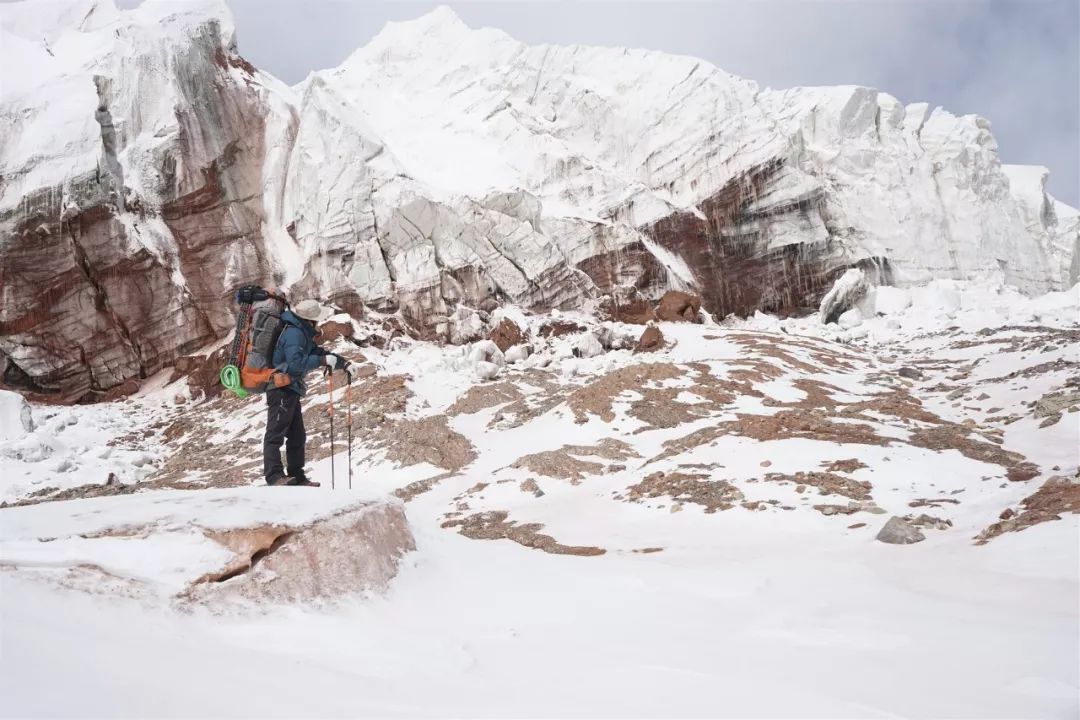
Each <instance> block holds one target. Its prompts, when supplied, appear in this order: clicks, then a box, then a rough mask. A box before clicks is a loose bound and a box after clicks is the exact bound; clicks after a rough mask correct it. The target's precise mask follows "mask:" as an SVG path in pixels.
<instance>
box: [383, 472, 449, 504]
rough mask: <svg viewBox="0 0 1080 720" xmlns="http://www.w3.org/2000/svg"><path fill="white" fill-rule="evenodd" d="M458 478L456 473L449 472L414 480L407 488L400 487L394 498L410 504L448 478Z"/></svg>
mask: <svg viewBox="0 0 1080 720" xmlns="http://www.w3.org/2000/svg"><path fill="white" fill-rule="evenodd" d="M452 477H456V473H452V472H447V473H442V474H440V475H435V476H433V477H429V478H424V479H423V480H414V481H413V482H411V483H409V484H408V485H406V486H405V487H400V488H398V489H397V490H395V491H394V497H396V498H398V499H400V500H401V501H402V502H409V501H410V500H412V499H413V498H415V497H416V496H417V495H423V494H424V493H426V492H428V491H429V490H431V489H432V488H433V487H435V486H436V485H438V484H439V483H441V482H442V481H443V480H446V479H448V478H452Z"/></svg>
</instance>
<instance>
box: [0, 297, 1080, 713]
mask: <svg viewBox="0 0 1080 720" xmlns="http://www.w3.org/2000/svg"><path fill="white" fill-rule="evenodd" d="M1078 293H1080V289H1078V288H1073V289H1072V290H1070V291H1068V292H1066V293H1055V294H1051V295H1048V296H1043V297H1041V298H1036V299H1028V298H1025V297H1023V296H1022V295H1019V294H1018V293H1015V292H1014V291H1011V290H1009V289H1007V288H1003V287H998V286H993V285H980V284H962V283H955V282H937V283H935V284H933V285H930V286H925V287H922V288H916V289H912V290H909V291H906V290H897V289H894V288H877V289H875V290H872V291H871V294H870V295H869V296H868V297H866V298H864V299H863V300H862V301H860V308H861V309H860V310H859V317H852V316H850V315H849V316H848V320H847V322H845V325H846V327H841V326H839V325H835V324H834V325H827V326H823V325H821V324H820V322H819V320H818V319H817V318H816V317H815V318H804V319H788V320H778V319H776V318H771V317H767V316H761V315H759V316H757V317H755V318H751V319H749V320H746V321H738V320H734V319H729V320H725V321H722V322H720V323H711V324H710V323H706V324H700V325H698V324H690V323H659V324H658V327H659V329H660V330H661V331H662V332H663V334H664V339H665V342H666V347H665V348H664V349H662V350H660V351H658V352H655V353H641V354H634V353H633V352H632V351H631V350H629V349H620V348H621V346H623V345H625V344H626V343H627V339H629V340H631V341H635V340H636V339H637V335H639V334H640V333H641V330H642V328H641V327H640V326H629V325H622V324H619V323H608V324H606V325H605V324H599V323H597V322H596V321H595V320H592V319H589V318H588V317H586V316H584V315H579V314H572V313H562V314H560V316H559V317H558V318H552V317H549V316H526V315H525V314H523V313H519V312H515V311H512V310H504V311H500V312H501V313H502V314H503V315H505V316H506V317H509V318H510V319H512V320H514V321H515V322H517V323H518V324H519V325H520V326H521V327H522V329H524V330H525V331H526V335H527V340H528V343H529V344H530V345H531V346H532V351H533V352H532V354H531V355H530V356H529V357H528V358H527V359H516V361H515V362H512V363H510V362H505V361H503V360H502V357H501V356H502V353H498V352H497V351H494V352H492V351H491V348H490V347H488V346H486V345H485V344H483V343H478V344H476V345H475V346H473V347H471V348H470V347H465V348H455V347H449V348H442V347H437V346H434V345H430V344H426V343H419V342H412V341H408V340H396V341H393V342H392V343H391V344H390V345H389V347H388V348H386V349H384V350H376V349H374V348H364V349H362V350H359V351H358V350H357V349H356V348H355V347H350V346H349V345H348V344H347V343H342V345H341V347H342V349H343V350H344V351H345V352H348V353H352V354H353V355H354V357H356V359H358V360H360V358H359V355H358V354H357V353H358V352H362V353H363V355H364V359H363V360H362V361H361V363H362V365H361V367H362V368H364V369H365V370H366V372H364V373H362V375H366V377H362V378H361V379H359V380H358V381H357V382H356V383H354V387H353V395H354V397H353V411H354V430H355V433H356V438H357V439H356V442H355V444H354V448H353V460H354V470H355V474H354V478H353V482H354V485H353V489H352V490H349V489H348V488H347V487H346V483H347V480H346V476H347V474H346V460H345V457H346V455H345V453H344V451H343V447H342V445H343V442H342V440H343V438H344V418H345V417H346V416H345V413H344V411H343V408H342V404H343V397H342V395H341V394H340V389H337V390H335V404H336V405H337V415H336V422H337V423H338V425H337V427H336V431H337V441H338V446H337V447H338V454H337V457H336V465H335V470H336V472H335V479H336V487H335V488H334V489H331V488H330V487H328V480H329V476H330V466H329V464H330V459H329V457H328V447H327V439H328V438H327V429H328V428H327V422H326V416H325V406H326V403H327V400H328V389H329V388H328V387H327V385H326V384H325V382H324V381H321V380H320V381H316V382H315V383H313V387H312V393H311V396H310V397H309V400H308V405H307V412H306V418H307V423H308V428H309V447H310V449H311V454H312V456H313V457H314V458H315V459H314V461H313V462H311V463H309V466H310V468H311V474H313V475H314V476H316V477H317V478H318V479H320V480H323V481H324V486H323V487H322V488H318V489H299V488H297V489H278V488H265V487H259V486H258V482H259V478H258V469H259V468H258V462H257V460H258V446H257V438H258V437H259V435H260V433H261V415H262V407H263V405H262V403H261V401H260V400H259V399H257V398H256V399H249V400H247V401H245V402H241V401H238V400H230V399H216V400H211V401H200V400H199V398H198V394H197V393H195V394H194V395H192V394H191V393H188V392H187V391H186V390H185V389H184V382H185V381H183V380H181V381H180V382H178V383H174V384H171V385H169V384H165V382H164V379H162V380H160V381H159V382H158V383H157V384H156V385H155V384H151V385H150V386H149V387H147V388H146V389H145V390H144V391H143V392H142V393H141V394H140V395H139V396H136V397H133V398H131V399H130V400H128V401H122V402H118V403H109V404H101V405H92V406H75V407H68V408H61V407H42V406H33V407H32V408H30V413H29V419H28V422H26V423H24V422H23V420H24V417H25V413H24V410H23V408H22V406H21V403H20V402H19V400H18V398H14V397H12V396H10V395H3V396H0V400H2V403H0V410H2V411H3V413H4V416H3V428H4V433H3V435H2V436H0V462H2V463H3V473H2V477H3V486H2V491H3V498H4V499H5V500H7V501H8V502H14V503H17V504H22V503H26V501H27V500H35V499H36V500H42V499H44V500H45V502H38V503H36V504H24V505H21V506H18V507H7V508H4V509H2V510H0V583H2V597H0V603H2V607H0V613H2V614H0V617H2V634H3V637H2V645H0V647H2V660H0V665H2V666H0V693H2V696H3V697H4V703H3V705H2V707H3V710H2V712H3V714H4V715H7V716H30V715H34V716H39V715H64V716H82V717H85V716H110V717H145V716H188V717H190V716H209V715H213V716H260V717H285V716H287V717H300V716H303V717H312V716H318V717H323V716H326V717H333V716H350V717H355V716H485V717H496V716H522V715H530V716H578V717H580V716H590V717H591V716H606V717H615V716H621V717H626V716H658V715H660V716H713V717H715V716H737V717H766V716H768V717H777V716H785V717H898V716H899V717H930V716H934V717H940V716H961V717H1062V718H1064V717H1075V716H1076V714H1077V712H1078V711H1080V703H1078V700H1077V698H1078V697H1080V695H1078V692H1080V679H1078V673H1080V666H1078V662H1080V660H1078V658H1080V640H1078V638H1080V635H1078V630H1080V611H1078V607H1080V603H1078V600H1080V572H1078V568H1080V542H1078V540H1080V522H1078V519H1080V515H1076V514H1070V513H1066V512H1061V513H1060V515H1061V518H1060V519H1056V520H1055V519H1050V518H1049V517H1043V518H1042V519H1043V520H1046V521H1045V522H1038V523H1037V524H1033V525H1031V526H1030V527H1025V528H1023V529H1021V530H1020V531H1018V532H1009V531H1005V532H1002V533H1000V534H993V533H992V534H990V535H983V533H984V531H986V530H987V528H988V527H990V526H992V525H994V524H995V523H998V522H999V515H1001V514H1002V512H1003V511H1006V510H1009V509H1011V511H1012V512H1023V511H1024V508H1025V507H1028V506H1024V505H1022V504H1021V503H1022V501H1023V500H1024V499H1025V498H1028V497H1030V496H1032V495H1033V494H1034V493H1035V492H1036V491H1037V490H1039V488H1040V487H1042V486H1043V485H1044V483H1046V481H1047V479H1048V478H1051V477H1062V478H1064V479H1066V480H1067V481H1069V482H1072V483H1075V482H1076V476H1077V465H1078V457H1077V448H1078V444H1077V438H1078V432H1080V412H1070V411H1069V408H1070V407H1075V406H1076V404H1077V402H1078V401H1077V400H1069V399H1068V398H1069V397H1072V396H1071V395H1069V393H1076V392H1077V387H1076V378H1077V374H1078V368H1080V357H1078V355H1077V352H1078V345H1077V332H1078V330H1080V322H1078V317H1077V309H1078V306H1080V303H1078ZM500 317H501V316H500ZM556 319H557V320H558V321H560V322H564V323H570V322H579V323H581V324H582V325H583V326H585V327H586V328H588V330H587V331H586V333H584V334H582V333H572V334H569V335H566V336H563V337H550V338H543V337H541V335H542V333H541V332H540V330H541V328H542V327H543V326H544V325H545V324H546V323H550V322H551V321H552V320H556ZM590 333H591V334H592V335H593V338H594V339H595V340H596V343H595V345H602V346H607V347H606V349H605V348H601V350H602V351H601V352H599V353H597V354H595V355H592V350H590V348H592V349H595V347H594V343H592V342H591V341H586V340H584V339H583V338H584V337H585V335H588V334H590ZM583 349H585V350H587V351H583ZM575 350H576V351H577V352H576V355H575ZM511 355H512V354H511ZM590 355H591V356H590ZM481 358H486V360H490V361H492V364H493V365H495V366H496V368H497V370H496V372H497V377H495V378H494V379H493V380H480V379H479V378H478V376H477V373H478V365H479V362H478V361H479V360H480V359H481ZM500 362H503V363H504V364H501V365H500V364H499V363H500ZM178 394H184V395H185V402H184V403H183V404H182V405H176V403H175V399H174V398H175V397H176V395H178ZM189 396H190V399H188V397H189ZM1060 397H1065V398H1066V399H1065V400H1063V401H1061V402H1062V403H1063V404H1062V405H1061V406H1060V407H1059V406H1058V405H1054V404H1053V403H1054V402H1056V401H1055V400H1054V398H1060ZM1047 398H1050V399H1049V400H1047ZM1070 403H1071V405H1070ZM1055 408H1057V410H1056V411H1055ZM1055 412H1056V414H1055ZM72 419H74V420H75V421H74V422H72ZM16 423H18V424H16ZM114 439H115V440H116V442H115V443H114V444H113V446H112V453H111V454H105V453H104V450H105V449H106V448H108V447H109V445H108V442H109V441H110V440H114ZM184 459H186V461H187V464H186V465H184V464H182V463H181V464H178V461H179V460H184ZM61 464H66V467H65V469H64V470H60V469H58V468H59V465H61ZM109 473H115V474H116V476H117V477H118V478H119V481H120V483H122V484H130V483H133V482H136V481H137V482H138V485H137V486H136V487H135V488H132V489H134V490H135V492H128V493H126V494H119V495H106V496H104V497H93V498H91V497H84V496H85V495H86V494H87V489H86V488H85V487H84V486H85V485H87V484H92V485H94V486H100V485H102V484H103V483H104V482H105V480H106V478H107V477H108V475H109ZM46 488H55V490H45V489H46ZM42 490H45V491H44V492H41V491H42ZM35 491H38V495H37V496H36V497H31V493H33V492H35ZM65 492H66V493H67V495H65V494H64V493H65ZM395 492H396V493H397V494H398V495H399V497H400V499H401V500H404V501H405V504H404V509H405V513H406V515H407V517H408V522H409V528H410V529H411V531H412V535H413V537H414V538H415V546H416V549H415V550H414V551H411V552H407V553H406V554H405V555H404V556H403V557H402V558H401V562H400V565H399V566H398V568H397V575H396V577H394V579H393V580H392V581H390V583H389V585H388V586H387V587H386V589H385V590H382V591H380V590H377V589H376V590H371V589H369V590H368V591H366V592H359V590H360V588H358V592H356V593H345V594H341V593H337V594H334V595H332V596H326V597H316V598H314V599H312V600H310V601H306V602H299V603H298V602H292V603H252V602H250V601H247V602H244V601H237V600H236V599H235V598H230V597H224V596H222V597H221V598H217V599H211V600H209V601H208V600H206V598H205V597H203V601H200V602H193V601H191V597H192V595H191V585H192V583H193V582H197V581H196V580H195V578H196V577H201V578H205V574H206V573H212V572H213V571H214V569H215V568H220V567H222V566H223V565H225V564H227V563H228V562H230V558H232V557H233V556H234V553H233V552H230V551H229V550H228V549H226V548H225V547H223V546H222V545H221V544H220V543H219V542H216V541H215V540H214V538H216V537H219V536H218V535H217V534H216V533H221V532H228V531H230V530H236V529H250V528H259V527H266V526H268V525H272V526H275V527H278V526H281V527H285V526H288V527H290V528H296V527H301V526H305V527H306V526H311V525H312V524H314V526H316V527H317V526H318V523H319V522H321V521H322V520H323V519H324V518H327V517H333V516H335V514H336V513H341V512H347V511H349V510H350V509H354V508H356V507H369V506H370V503H372V502H374V503H379V502H381V501H382V500H381V499H382V498H385V497H386V496H387V495H389V494H391V493H395ZM65 497H70V498H72V499H61V498H65ZM388 507H391V508H399V507H401V504H400V500H395V501H391V502H390V503H389V505H388ZM1029 509H1030V508H1029ZM923 514H925V515H927V516H929V519H928V520H923V521H919V522H918V523H917V524H920V530H921V532H922V533H923V534H924V535H925V540H923V541H921V542H918V543H915V544H911V545H892V544H886V543H882V542H878V541H876V540H875V535H876V533H877V532H878V530H879V529H880V528H881V527H882V526H883V525H884V524H885V522H886V521H887V520H888V519H889V518H890V517H892V516H911V517H912V520H913V522H915V521H916V518H917V516H919V515H923ZM297 532H302V530H298V531H297ZM995 535H996V536H995ZM977 536H979V537H982V538H984V539H988V542H986V543H985V544H977V543H976V542H975V538H976V537H977ZM275 537H277V536H275ZM323 537H325V538H328V539H326V540H325V545H326V548H327V556H326V558H323V559H321V560H320V562H321V563H323V564H322V565H319V567H320V568H324V569H325V568H330V569H332V568H333V567H334V565H333V564H334V563H335V562H338V561H340V562H342V563H345V562H348V561H349V560H348V559H349V558H350V554H352V555H355V554H357V553H371V552H372V550H371V549H370V548H368V547H365V548H364V549H363V550H362V551H361V550H357V547H358V546H357V545H354V544H353V541H352V540H351V539H350V540H349V541H348V542H345V541H342V540H341V539H340V538H338V539H335V537H336V536H334V535H332V534H331V535H327V536H323ZM283 547H284V548H287V547H289V545H288V542H286V544H285V545H284V546H283ZM268 552H269V553H272V552H274V550H273V549H270V550H268ZM266 562H269V561H266ZM255 563H256V560H255V558H254V557H252V560H251V564H252V565H253V566H254V565H255ZM264 564H265V563H264ZM259 567H263V565H260V566H259ZM254 574H255V573H254V571H252V572H248V573H246V574H245V573H241V574H239V575H236V576H235V577H232V576H230V577H228V578H225V579H222V580H221V582H220V583H219V586H220V587H221V588H223V589H228V588H230V587H231V588H233V589H236V590H242V589H243V588H244V584H245V583H251V582H255V579H254V577H253V576H254ZM264 580H265V578H264ZM269 582H271V583H273V582H275V580H274V579H270V580H269ZM215 597H216V596H215ZM58 689H62V691H58Z"/></svg>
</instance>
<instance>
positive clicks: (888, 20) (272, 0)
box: [229, 0, 1080, 206]
mask: <svg viewBox="0 0 1080 720" xmlns="http://www.w3.org/2000/svg"><path fill="white" fill-rule="evenodd" d="M439 4H446V5H449V6H450V7H452V8H453V9H454V10H455V11H456V12H457V13H458V15H459V16H460V17H461V18H462V19H463V20H464V21H465V22H466V23H467V24H469V25H470V26H472V27H482V26H491V27H497V28H500V29H502V30H504V31H506V32H507V33H509V34H510V35H512V36H514V37H515V38H517V39H519V40H523V41H525V42H528V43H557V44H575V43H580V44H588V45H616V46H629V47H643V48H650V49H656V50H663V51H666V52H671V53H678V54H683V55H694V56H696V57H700V58H704V59H706V60H709V61H710V62H712V63H714V64H716V65H718V66H719V67H721V68H723V69H724V70H727V71H728V72H731V73H734V74H736V75H741V76H743V77H746V78H750V79H752V80H756V81H757V82H758V83H759V84H761V85H762V86H770V87H774V88H784V87H792V86H795V85H837V84H860V85H869V86H872V87H876V88H878V89H880V90H884V91H885V92H888V93H890V94H892V95H895V96H896V97H898V98H899V99H900V100H901V101H903V102H905V103H907V102H917V101H927V102H930V103H931V104H934V105H942V106H944V107H945V108H946V109H948V110H950V111H952V112H954V113H957V114H965V113H977V114H979V115H982V116H984V117H986V118H988V119H989V120H990V122H991V124H992V126H993V131H994V135H995V137H996V138H997V140H998V143H999V145H1000V152H1001V156H1002V158H1003V160H1004V161H1005V162H1008V163H1025V164H1036V165H1046V166H1048V167H1049V168H1050V191H1051V193H1053V194H1055V195H1056V196H1057V197H1058V198H1059V199H1061V200H1063V201H1066V202H1068V203H1069V204H1071V205H1074V206H1080V0H1001V1H991V0H902V1H901V0H833V1H832V2H821V1H819V0H756V1H755V0H731V1H729V0H719V1H715V2H513V1H510V0H503V1H502V2H454V1H453V0H451V1H450V2H443V3H436V2H389V1H384V2H360V1H359V0H305V1H303V2H301V1H300V0H229V5H230V6H231V7H232V9H233V13H234V14H235V17H236V32H237V39H238V43H239V46H240V51H241V53H242V54H243V55H244V56H245V57H247V58H248V59H249V60H250V61H251V62H253V63H255V64H256V65H257V66H259V67H261V68H263V69H265V70H268V71H269V72H271V73H273V74H274V75H277V76H278V77H279V78H281V79H283V80H285V81H286V82H289V83H295V82H297V81H299V80H302V79H303V78H304V77H305V76H306V75H307V73H308V72H310V71H312V70H318V69H322V68H327V67H333V66H335V65H338V64H339V63H340V62H341V61H342V60H344V59H345V58H346V57H347V56H348V55H349V54H350V53H351V52H352V51H353V50H355V49H356V48H357V47H360V46H361V45H364V44H365V43H366V42H367V41H368V40H369V39H371V37H373V36H374V35H375V34H376V33H377V32H378V31H379V29H380V28H381V27H382V26H383V24H384V23H386V21H387V20H406V19H411V18H414V17H417V16H419V15H421V14H423V13H424V12H426V11H428V10H429V9H431V8H432V7H435V6H436V5H439Z"/></svg>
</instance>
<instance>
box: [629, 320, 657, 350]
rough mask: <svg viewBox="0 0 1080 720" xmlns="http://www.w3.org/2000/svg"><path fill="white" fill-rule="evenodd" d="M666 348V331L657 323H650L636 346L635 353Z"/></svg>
mask: <svg viewBox="0 0 1080 720" xmlns="http://www.w3.org/2000/svg"><path fill="white" fill-rule="evenodd" d="M663 348H664V333H662V332H660V328H658V327H656V326H655V325H649V326H648V327H647V328H645V332H643V333H641V337H640V338H639V339H638V341H637V345H635V346H634V352H635V353H643V352H656V351H657V350H662V349H663Z"/></svg>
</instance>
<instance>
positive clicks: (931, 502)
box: [908, 498, 960, 508]
mask: <svg viewBox="0 0 1080 720" xmlns="http://www.w3.org/2000/svg"><path fill="white" fill-rule="evenodd" d="M959 504H960V501H959V500H957V499H956V498H917V499H915V500H912V501H911V502H909V503H908V507H910V508H920V507H930V508H940V507H941V506H942V505H959Z"/></svg>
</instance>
